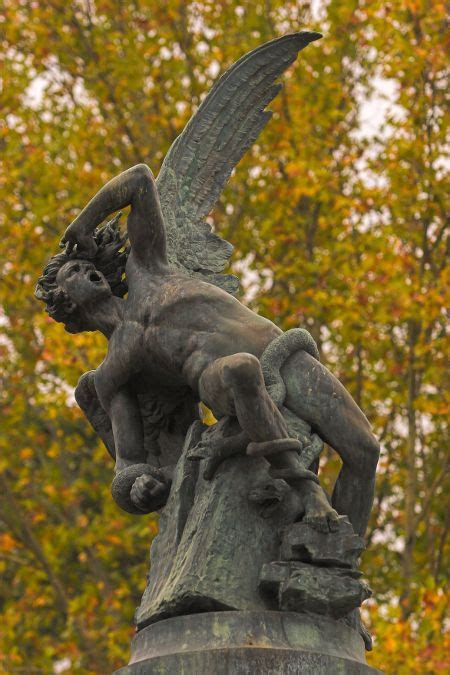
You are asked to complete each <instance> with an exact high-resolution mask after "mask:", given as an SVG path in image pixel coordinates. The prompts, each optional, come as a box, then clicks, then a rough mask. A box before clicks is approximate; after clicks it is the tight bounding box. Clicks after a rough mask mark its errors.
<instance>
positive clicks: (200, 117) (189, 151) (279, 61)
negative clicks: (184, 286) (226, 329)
mask: <svg viewBox="0 0 450 675" xmlns="http://www.w3.org/2000/svg"><path fill="white" fill-rule="evenodd" d="M320 37H322V36H321V35H320V33H313V32H308V31H302V32H299V33H293V34H290V35H285V36H283V37H281V38H277V39H276V40H272V41H271V42H267V43H266V44H264V45H262V46H261V47H258V48H257V49H255V50H253V51H252V52H249V53H248V54H246V55H245V56H243V57H242V58H241V59H239V61H237V62H236V63H235V64H234V65H233V66H232V67H231V68H230V69H229V70H228V71H227V72H226V73H225V74H224V75H223V76H222V77H221V78H220V79H219V80H218V81H217V82H216V83H215V84H214V86H213V87H212V89H211V91H210V92H209V94H208V95H207V97H206V98H205V99H204V101H203V103H202V104H201V105H200V107H199V109H198V110H197V112H196V113H195V114H194V115H193V116H192V117H191V119H190V121H189V122H188V124H187V125H186V127H185V129H184V131H183V132H182V133H181V135H180V136H178V138H177V139H176V140H175V141H174V143H173V144H172V146H171V148H170V150H169V152H168V154H167V156H166V158H165V160H164V162H163V165H162V167H161V171H160V172H159V175H158V178H157V185H158V192H159V196H160V199H161V206H162V210H163V214H164V217H165V221H166V227H167V240H168V254H169V260H170V262H171V264H172V265H173V266H175V267H177V268H181V269H184V271H186V272H187V273H188V274H189V275H191V276H194V275H198V276H200V277H202V278H203V279H204V280H206V281H210V282H211V283H214V284H216V285H218V286H221V287H222V288H224V289H225V290H227V291H229V292H230V293H234V292H236V290H237V286H238V280H237V278H236V277H234V276H232V275H226V274H220V272H222V270H223V269H224V267H225V265H226V264H227V262H228V259H229V258H230V256H231V253H232V251H233V247H232V245H231V244H230V243H229V242H227V241H225V240H224V239H221V238H220V237H219V236H218V235H216V234H214V233H212V232H211V227H210V225H208V223H207V222H206V221H205V217H206V216H207V215H208V213H210V211H211V209H212V208H213V206H214V204H215V203H216V201H217V199H218V197H219V195H220V193H221V192H222V189H223V188H224V186H225V184H226V182H227V180H228V178H229V177H230V174H231V172H232V170H233V169H234V167H235V166H236V164H237V163H238V162H239V160H240V159H241V157H242V156H243V155H244V153H245V151H246V150H247V149H248V148H249V147H250V146H251V145H252V143H254V141H255V140H256V138H257V137H258V135H259V133H260V132H261V130H262V129H263V128H264V127H265V125H266V124H267V122H268V121H269V119H270V118H271V115H272V113H271V112H270V111H268V110H266V106H267V105H268V104H269V103H270V102H271V101H272V100H273V99H274V98H275V96H276V95H277V94H278V92H279V91H280V89H281V86H282V85H281V84H277V83H276V80H277V79H278V78H279V77H280V75H281V74H282V73H283V72H284V71H285V70H286V68H287V67H288V66H289V65H290V64H291V63H293V62H294V61H295V59H296V58H297V54H298V52H299V51H301V50H302V49H304V47H306V46H307V45H308V44H309V43H310V42H313V41H314V40H318V39H319V38H320Z"/></svg>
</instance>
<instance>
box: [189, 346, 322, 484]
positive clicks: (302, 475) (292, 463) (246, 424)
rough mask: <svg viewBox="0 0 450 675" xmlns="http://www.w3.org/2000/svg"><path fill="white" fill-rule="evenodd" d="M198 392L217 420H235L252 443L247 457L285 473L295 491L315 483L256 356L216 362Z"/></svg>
mask: <svg viewBox="0 0 450 675" xmlns="http://www.w3.org/2000/svg"><path fill="white" fill-rule="evenodd" d="M199 391H200V397H201V399H202V400H203V401H204V402H205V403H206V405H208V406H209V407H210V408H211V410H212V411H213V413H215V415H216V416H218V417H220V416H223V415H235V416H236V417H237V419H238V421H239V424H240V426H241V427H242V429H243V431H244V432H245V433H246V435H247V436H248V437H249V438H250V440H251V441H253V442H252V443H250V444H249V445H248V446H247V453H248V454H250V455H255V456H258V455H262V456H265V458H266V459H267V461H268V462H269V464H270V465H271V466H272V467H273V469H275V470H277V469H280V470H287V472H288V475H287V477H286V480H287V481H288V482H289V483H290V484H291V485H292V486H293V487H295V488H296V489H298V488H300V487H301V486H302V485H303V483H304V481H305V480H306V481H309V480H311V479H314V480H315V479H316V476H315V475H314V474H313V473H312V472H309V471H307V470H305V469H304V468H303V467H301V466H300V463H299V458H298V454H297V451H298V447H299V443H298V441H297V440H295V439H289V431H288V428H287V426H286V422H285V421H284V418H283V416H282V414H281V413H280V411H279V410H278V408H277V406H276V405H275V403H274V402H273V401H272V399H271V398H270V396H269V394H268V393H267V389H266V386H265V383H264V378H263V374H262V370H261V365H260V363H259V361H258V359H257V358H256V357H255V356H253V355H252V354H247V353H239V354H233V355H231V356H226V357H224V358H221V359H217V360H216V361H214V362H213V363H211V364H210V365H209V366H208V368H206V370H205V371H204V373H203V374H202V376H201V378H200V382H199ZM277 441H283V442H282V443H279V442H277ZM280 446H281V447H280Z"/></svg>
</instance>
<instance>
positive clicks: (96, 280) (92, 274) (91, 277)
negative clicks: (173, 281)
mask: <svg viewBox="0 0 450 675" xmlns="http://www.w3.org/2000/svg"><path fill="white" fill-rule="evenodd" d="M89 281H93V282H94V284H98V283H102V281H103V280H102V278H101V276H100V275H99V274H97V272H90V273H89Z"/></svg>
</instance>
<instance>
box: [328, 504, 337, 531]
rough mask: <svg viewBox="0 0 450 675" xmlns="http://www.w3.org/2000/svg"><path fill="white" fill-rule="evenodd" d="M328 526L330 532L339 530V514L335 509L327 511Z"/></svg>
mask: <svg viewBox="0 0 450 675" xmlns="http://www.w3.org/2000/svg"><path fill="white" fill-rule="evenodd" d="M327 520H328V527H329V530H330V532H337V531H338V530H339V514H338V513H337V511H335V510H334V509H331V511H329V512H328V513H327Z"/></svg>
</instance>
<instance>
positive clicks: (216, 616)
mask: <svg viewBox="0 0 450 675" xmlns="http://www.w3.org/2000/svg"><path fill="white" fill-rule="evenodd" d="M379 672H380V671H377V670H375V669H374V668H371V667H370V666H368V665H367V664H366V662H365V652H364V644H363V641H362V639H361V638H360V636H359V635H358V633H357V632H356V631H354V630H353V629H352V628H350V627H348V626H346V625H344V624H342V623H340V622H336V621H333V620H332V619H328V618H326V617H321V616H313V615H311V616H308V615H306V614H297V613H295V612H270V611H261V612H253V611H248V612H242V611H241V612H207V613H204V614H193V615H190V616H179V617H174V618H171V619H166V620H164V621H159V622H157V623H155V624H152V625H150V626H147V627H146V628H144V629H142V630H140V631H139V632H138V633H137V634H136V636H135V637H134V639H133V643H132V648H131V659H130V663H129V665H128V666H125V667H124V668H120V669H119V670H118V671H116V675H119V674H120V675H153V674H154V675H156V674H158V675H175V674H176V673H186V675H191V674H192V675H194V674H195V675H206V674H208V675H209V674H210V673H214V675H253V674H254V673H261V675H298V674H299V673H301V674H302V675H330V673H342V675H346V674H347V673H348V674H349V675H350V674H351V675H359V674H364V675H365V674H367V675H369V674H370V673H373V674H375V673H379Z"/></svg>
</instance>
